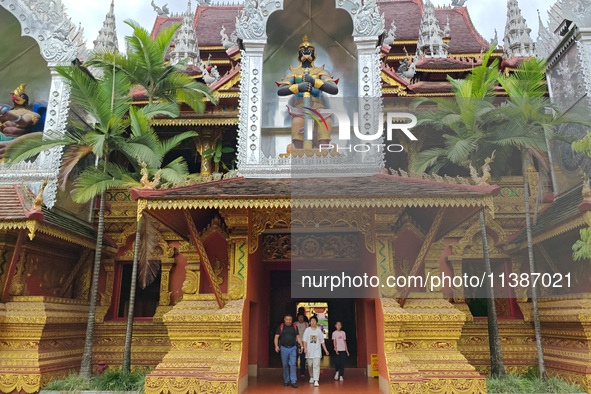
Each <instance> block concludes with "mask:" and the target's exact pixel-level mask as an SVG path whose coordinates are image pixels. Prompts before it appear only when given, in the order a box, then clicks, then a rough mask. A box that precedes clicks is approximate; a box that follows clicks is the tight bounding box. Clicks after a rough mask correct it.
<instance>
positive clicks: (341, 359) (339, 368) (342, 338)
mask: <svg viewBox="0 0 591 394" xmlns="http://www.w3.org/2000/svg"><path fill="white" fill-rule="evenodd" d="M335 328H336V329H337V330H336V331H334V332H333V333H332V343H333V345H334V350H335V352H336V354H337V358H336V360H335V363H334V366H335V370H336V373H335V375H334V380H340V381H341V382H342V381H343V376H344V375H345V362H346V361H347V357H348V356H349V348H348V347H347V334H346V333H345V331H343V325H342V324H341V322H340V321H338V322H337V324H335Z"/></svg>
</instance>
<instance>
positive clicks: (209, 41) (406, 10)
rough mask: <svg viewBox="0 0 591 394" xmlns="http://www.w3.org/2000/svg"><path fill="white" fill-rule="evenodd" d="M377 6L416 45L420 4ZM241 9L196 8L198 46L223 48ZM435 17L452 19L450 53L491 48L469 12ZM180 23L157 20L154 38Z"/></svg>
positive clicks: (401, 37)
mask: <svg viewBox="0 0 591 394" xmlns="http://www.w3.org/2000/svg"><path fill="white" fill-rule="evenodd" d="M378 5H379V7H380V10H381V12H383V13H384V14H385V20H386V29H389V28H390V24H391V23H392V20H394V24H395V25H396V40H397V41H416V40H417V39H418V35H419V28H420V23H421V16H422V8H423V3H422V1H421V0H395V1H381V2H379V3H378ZM241 9H242V7H238V6H231V7H230V6H209V7H202V6H200V7H197V12H196V13H195V30H196V32H197V41H198V43H199V46H220V45H221V36H220V30H221V29H222V26H225V27H226V34H227V35H228V37H229V36H230V35H231V34H232V33H233V32H234V30H235V27H236V26H235V25H236V16H237V15H238V13H239V11H240V10H241ZM435 15H437V19H438V20H439V25H440V26H441V28H443V27H444V26H445V25H446V24H447V18H448V17H449V23H450V27H451V30H450V32H451V41H450V43H449V52H450V53H454V54H461V53H480V52H481V50H482V49H483V48H484V50H486V49H488V48H489V44H488V43H487V42H486V41H485V40H484V39H483V38H482V36H481V35H480V34H478V32H477V31H476V29H475V28H474V25H473V24H472V21H471V20H470V16H469V15H468V10H467V9H466V8H454V9H436V11H435ZM179 22H182V17H175V18H172V17H169V18H166V17H160V16H159V17H157V18H156V21H155V23H154V29H153V31H152V36H155V35H156V34H157V33H158V31H160V30H161V29H163V28H165V27H167V26H170V25H172V24H173V23H179Z"/></svg>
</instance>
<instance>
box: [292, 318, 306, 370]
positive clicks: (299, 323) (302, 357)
mask: <svg viewBox="0 0 591 394" xmlns="http://www.w3.org/2000/svg"><path fill="white" fill-rule="evenodd" d="M304 317H306V316H305V315H303V314H301V313H298V321H297V322H295V325H296V327H297V328H298V332H299V333H300V334H301V335H300V336H302V335H303V333H304V332H306V328H308V323H307V322H306V321H304ZM298 358H299V359H300V375H301V376H306V353H304V352H303V351H302V352H301V353H300V355H299V356H298Z"/></svg>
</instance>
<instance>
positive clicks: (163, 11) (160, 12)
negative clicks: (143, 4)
mask: <svg viewBox="0 0 591 394" xmlns="http://www.w3.org/2000/svg"><path fill="white" fill-rule="evenodd" d="M152 8H154V11H156V13H157V14H158V16H164V17H167V16H168V14H170V11H169V10H168V3H167V4H164V5H163V6H162V8H160V7H158V6H157V5H156V4H155V3H154V0H152Z"/></svg>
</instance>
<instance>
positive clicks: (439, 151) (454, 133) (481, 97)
mask: <svg viewBox="0 0 591 394" xmlns="http://www.w3.org/2000/svg"><path fill="white" fill-rule="evenodd" d="M495 47H496V46H492V47H491V48H493V49H494V48H495ZM493 49H491V50H490V51H489V52H488V53H487V54H486V55H485V56H484V58H483V61H482V65H481V66H478V67H475V68H474V70H473V71H472V73H471V74H470V75H469V76H468V77H466V79H463V80H455V79H453V78H451V77H448V80H449V81H450V82H451V84H452V90H453V92H454V96H455V98H454V99H446V98H432V99H418V100H416V101H415V103H414V107H415V108H416V107H418V106H419V105H421V104H424V103H434V104H436V106H437V110H436V111H431V112H424V113H422V114H421V118H420V121H419V123H418V124H419V125H423V126H430V127H432V128H434V129H438V130H443V131H445V134H443V139H444V141H445V143H444V147H443V148H432V149H428V150H425V151H423V152H421V153H420V154H419V155H418V157H417V159H416V161H415V162H414V163H413V165H414V167H415V168H416V169H417V170H418V171H419V172H422V171H425V170H427V169H429V170H430V171H431V172H437V171H440V170H441V169H442V168H444V167H445V166H447V165H450V164H455V165H459V166H462V167H469V166H472V165H475V166H478V164H479V163H481V162H482V160H483V159H484V157H486V156H487V155H489V154H491V152H490V150H487V149H488V145H487V144H485V143H483V141H484V140H485V139H486V138H487V128H488V127H490V124H491V123H494V122H495V117H496V108H495V106H494V105H493V102H492V99H493V97H494V87H495V85H496V83H497V76H498V60H495V61H493V62H492V63H491V64H490V65H489V61H490V57H491V55H492V51H493ZM500 154H501V155H503V154H504V151H503V152H501V153H500ZM480 229H481V233H482V241H483V244H482V248H483V252H484V256H483V257H484V265H485V270H486V274H487V275H491V272H492V268H491V264H490V258H489V254H488V243H487V238H486V222H485V215H484V210H481V211H480ZM487 292H488V297H487V311H488V334H489V349H490V359H491V375H493V376H500V377H504V376H505V374H506V373H505V367H504V364H503V355H502V352H501V339H500V336H499V325H498V321H497V314H496V308H495V304H494V292H493V289H492V288H491V287H487Z"/></svg>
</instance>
